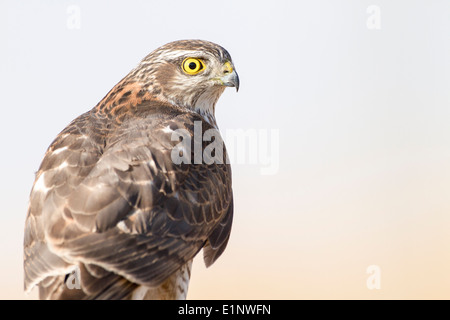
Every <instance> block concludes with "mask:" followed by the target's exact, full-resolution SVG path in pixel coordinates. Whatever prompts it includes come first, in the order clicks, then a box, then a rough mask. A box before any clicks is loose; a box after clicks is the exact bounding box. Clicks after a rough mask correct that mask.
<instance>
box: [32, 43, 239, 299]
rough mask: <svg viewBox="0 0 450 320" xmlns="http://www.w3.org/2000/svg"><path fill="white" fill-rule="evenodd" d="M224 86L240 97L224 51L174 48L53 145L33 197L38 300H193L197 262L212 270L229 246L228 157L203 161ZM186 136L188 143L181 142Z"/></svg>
mask: <svg viewBox="0 0 450 320" xmlns="http://www.w3.org/2000/svg"><path fill="white" fill-rule="evenodd" d="M226 87H235V88H236V90H238V88H239V77H238V75H237V73H236V70H235V67H234V64H233V62H232V59H231V57H230V54H229V53H228V52H227V51H226V50H225V49H224V48H222V47H221V46H219V45H217V44H214V43H211V42H207V41H202V40H181V41H174V42H171V43H168V44H166V45H164V46H162V47H160V48H158V49H156V50H154V51H153V52H151V53H150V54H149V55H148V56H146V57H145V58H144V59H143V60H142V61H141V62H140V63H139V65H138V66H137V67H136V68H134V69H133V70H132V71H131V72H130V73H129V74H128V75H127V76H125V77H124V78H123V79H122V80H121V81H120V82H119V83H118V84H117V85H116V86H114V87H113V88H112V89H111V90H110V91H109V93H108V94H107V95H106V96H105V97H104V98H103V99H102V100H101V101H100V102H99V103H98V104H97V105H96V106H95V107H94V108H93V109H91V110H90V111H88V112H86V113H84V114H82V115H80V116H79V117H78V118H76V119H75V120H73V121H72V122H71V123H70V124H69V125H68V126H67V127H66V128H65V129H64V130H63V131H62V132H61V133H60V134H59V135H58V136H57V137H56V139H55V140H54V141H53V142H52V143H51V145H50V147H49V148H48V150H47V151H46V154H45V156H44V159H43V161H42V163H41V165H40V167H39V170H38V171H37V173H36V177H35V182H34V185H33V188H32V190H31V194H30V202H29V209H28V213H27V218H26V223H25V237H24V271H25V275H24V282H25V290H26V291H30V290H31V289H32V288H33V287H35V286H38V287H39V297H40V298H41V299H185V298H186V295H187V290H188V284H189V278H190V272H191V265H192V260H193V258H194V256H195V255H196V254H197V253H198V252H199V251H200V250H201V249H203V258H204V262H205V264H206V266H210V265H211V264H212V263H214V262H215V261H216V259H217V258H218V257H219V256H220V255H221V254H222V252H223V251H224V249H225V247H226V245H227V242H228V239H229V236H230V230H231V225H232V219H233V194H232V187H231V168H230V165H229V164H228V161H226V157H227V155H226V150H225V148H224V147H223V150H218V148H216V149H217V150H215V151H214V152H213V153H215V155H213V156H212V157H214V159H215V161H213V162H211V161H198V159H199V158H198V152H200V156H202V152H203V153H205V154H206V152H204V151H206V149H207V147H208V139H204V138H203V139H202V135H203V134H205V133H206V132H207V131H208V130H213V129H215V130H217V123H216V120H215V115H214V112H215V106H216V102H217V100H218V99H219V97H220V95H221V94H222V93H223V91H224V89H225V88H226ZM198 124H200V126H198ZM197 128H201V130H200V132H195V131H199V130H198V129H197ZM178 131H182V132H184V136H182V137H180V136H178V139H174V133H175V132H178ZM186 138H192V141H191V145H194V144H196V143H197V147H196V146H195V145H194V147H193V148H190V149H191V150H190V151H189V148H184V149H183V148H180V149H179V150H178V149H176V152H175V154H178V155H182V156H184V158H183V159H184V160H186V159H190V162H189V163H187V161H182V162H179V163H177V161H174V156H173V155H174V154H173V150H174V148H175V147H176V146H179V145H180V144H181V141H183V140H184V139H186ZM189 140H190V139H187V140H186V141H189ZM219 140H220V135H217V136H215V137H214V141H219ZM210 141H212V140H211V139H210ZM198 143H199V144H198ZM198 145H199V146H200V150H199V147H198ZM184 146H186V145H184ZM188 146H189V145H188ZM183 152H191V155H192V156H191V157H186V156H187V154H184V155H183ZM195 152H197V153H195ZM217 158H219V159H221V160H223V161H216V160H217ZM194 160H195V161H194ZM209 160H211V159H209ZM74 273H76V276H77V278H76V279H77V280H78V281H79V282H78V286H75V287H74V286H73V285H72V286H70V285H69V283H68V281H69V280H71V277H70V275H72V274H74ZM72 280H73V279H72Z"/></svg>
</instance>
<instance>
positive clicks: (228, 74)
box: [220, 61, 239, 92]
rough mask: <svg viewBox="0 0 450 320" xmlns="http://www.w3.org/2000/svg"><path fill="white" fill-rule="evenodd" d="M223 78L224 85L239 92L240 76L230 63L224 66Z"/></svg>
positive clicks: (221, 79)
mask: <svg viewBox="0 0 450 320" xmlns="http://www.w3.org/2000/svg"><path fill="white" fill-rule="evenodd" d="M223 74H224V75H223V76H222V77H221V78H220V81H221V82H222V85H224V86H226V87H235V88H236V92H238V91H239V76H238V74H237V72H236V70H234V68H233V66H232V65H231V63H230V62H228V61H227V62H225V64H224V66H223Z"/></svg>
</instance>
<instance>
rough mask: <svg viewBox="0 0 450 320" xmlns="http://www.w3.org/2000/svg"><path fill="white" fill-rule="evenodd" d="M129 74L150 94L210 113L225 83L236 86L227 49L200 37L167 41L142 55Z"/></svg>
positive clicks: (233, 70) (233, 69) (235, 78)
mask: <svg viewBox="0 0 450 320" xmlns="http://www.w3.org/2000/svg"><path fill="white" fill-rule="evenodd" d="M132 74H133V77H137V78H138V79H139V81H140V82H143V83H146V84H147V87H148V90H149V91H150V93H151V94H152V95H153V96H156V97H158V98H159V99H162V100H165V101H167V102H169V103H171V104H174V105H177V106H181V107H186V108H190V109H193V110H195V111H197V112H199V113H208V114H210V115H214V108H215V104H216V102H217V100H218V99H219V97H220V95H221V94H222V93H223V91H224V89H225V88H226V87H235V88H236V91H237V90H239V76H238V74H237V72H236V69H235V67H234V64H233V61H232V59H231V56H230V54H229V53H228V51H226V50H225V49H224V48H222V47H221V46H219V45H217V44H215V43H212V42H208V41H202V40H180V41H174V42H171V43H168V44H166V45H164V46H162V47H160V48H158V49H156V50H155V51H153V52H152V53H150V54H149V55H148V56H147V57H145V58H144V59H143V60H142V61H141V63H140V64H139V66H138V67H137V68H136V69H135V70H134V71H132Z"/></svg>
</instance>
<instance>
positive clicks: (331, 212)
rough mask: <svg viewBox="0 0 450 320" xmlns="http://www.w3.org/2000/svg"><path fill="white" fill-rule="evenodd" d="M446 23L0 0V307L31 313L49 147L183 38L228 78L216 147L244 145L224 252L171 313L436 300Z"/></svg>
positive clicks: (439, 7)
mask: <svg viewBox="0 0 450 320" xmlns="http://www.w3.org/2000/svg"><path fill="white" fill-rule="evenodd" d="M449 15H450V2H449V1H447V0H441V1H439V0H428V1H426V0H420V1H419V0H417V1H406V0H397V1H386V0H385V1H381V0H376V1H372V0H370V1H365V0H348V1H335V0H322V1H280V0H279V1H227V2H220V3H219V2H212V1H189V2H185V1H164V2H156V1H155V2H151V1H75V0H72V1H51V0H47V1H31V0H29V1H12V0H11V1H1V2H0V41H1V42H0V43H1V50H0V75H1V76H0V91H1V97H2V99H1V105H2V107H1V108H2V109H1V110H2V113H1V115H2V116H1V117H2V120H3V121H2V125H1V126H0V130H1V131H0V133H1V134H0V139H1V142H2V151H1V152H2V156H1V160H0V161H1V162H0V163H1V167H2V169H3V174H2V179H1V180H0V188H1V190H0V191H1V192H0V197H1V203H2V208H3V209H2V212H1V213H0V253H1V254H0V270H1V272H0V299H28V298H36V297H37V294H36V291H34V292H33V293H32V294H31V295H25V294H24V293H23V291H22V288H23V269H22V250H23V248H22V241H23V227H24V220H25V215H26V209H27V205H28V195H29V192H30V190H31V187H32V184H33V181H34V172H35V171H36V170H37V169H38V167H39V164H40V161H41V160H42V157H43V155H44V153H45V150H46V148H47V147H48V145H49V144H50V143H51V141H52V140H53V139H54V137H55V136H56V135H57V134H58V133H59V132H60V131H61V130H62V129H63V128H64V127H65V126H66V125H67V124H68V123H69V122H70V121H71V120H72V119H74V118H75V117H76V116H78V115H79V114H81V113H83V112H85V111H87V110H89V109H91V108H92V107H94V106H95V104H96V103H97V102H98V101H99V100H100V99H101V98H102V97H103V96H105V94H106V93H107V92H108V91H109V90H110V89H111V88H112V87H113V86H114V85H115V84H116V83H117V82H118V81H119V80H120V79H121V78H122V77H123V76H125V75H126V74H127V73H128V72H129V71H130V70H131V69H132V68H133V67H134V66H136V65H137V64H138V62H139V61H140V60H141V59H142V58H143V57H144V56H146V55H147V54H148V53H149V52H151V51H152V50H154V49H156V48H157V47H158V46H160V45H163V44H165V43H167V42H170V41H173V40H178V39H192V38H197V39H204V40H209V41H213V42H215V43H218V44H220V45H222V46H223V47H225V48H226V49H227V50H228V51H229V52H230V54H231V56H232V58H233V61H234V64H235V66H236V70H237V72H238V73H239V76H240V80H241V87H240V90H239V93H237V94H236V92H235V91H234V90H231V89H229V90H227V91H226V92H225V93H224V95H223V96H222V98H221V99H220V101H219V103H218V105H217V108H216V110H217V111H216V118H217V122H218V124H219V127H220V129H221V131H222V132H224V133H229V135H226V136H228V137H229V138H230V137H233V135H232V134H233V133H236V132H238V133H239V132H240V133H239V134H241V135H242V134H254V135H255V136H256V140H253V144H252V145H249V144H247V146H246V149H245V150H247V151H248V152H249V154H246V155H245V156H244V157H243V159H244V160H243V161H235V163H233V189H234V195H235V219H234V224H233V230H232V234H231V239H230V242H229V245H228V248H227V250H226V251H225V253H224V254H223V256H222V257H221V258H220V259H219V260H218V261H217V262H216V263H215V264H214V265H213V266H212V267H211V268H209V269H206V268H205V267H204V265H203V263H202V260H201V259H200V257H199V258H198V259H196V261H195V263H194V268H193V271H192V278H191V285H190V292H189V295H188V298H189V299H317V298H325V299H330V298H331V299H347V298H352V299H399V298H400V299H402V298H405V299H411V298H414V299H421V298H424V299H428V298H437V299H449V298H450V273H449V272H448V270H450V233H449V229H450V214H449V213H450V197H449V191H450V165H449V163H450V125H449V123H450V19H449V18H450V17H449ZM272 133H274V134H273V135H272ZM239 134H238V135H239ZM224 135H225V134H224ZM230 139H231V138H230ZM230 139H229V140H230ZM225 140H227V139H225ZM229 142H230V143H231V144H232V141H229ZM255 145H256V147H255ZM250 150H256V151H254V152H257V154H253V156H254V158H253V160H251V156H250V153H251V152H253V151H250ZM230 151H231V152H234V153H235V155H236V156H237V157H238V156H239V154H241V153H240V152H241V151H242V150H241V151H240V150H238V149H237V147H236V149H234V150H230ZM241 155H242V154H241ZM264 155H266V156H264ZM255 159H256V160H255ZM241 160H242V159H241ZM268 167H271V168H272V169H273V170H269V171H270V173H271V174H269V175H267V174H263V171H264V170H263V169H264V168H268ZM266 173H267V172H266ZM370 266H375V269H376V270H378V271H379V273H378V274H369V273H367V270H368V268H369V267H370ZM369 269H370V268H369ZM371 270H373V269H371ZM373 276H376V277H377V279H376V280H377V281H378V282H377V281H375V282H373V281H372V280H374V278H370V277H373ZM368 280H369V281H368ZM368 283H369V284H368ZM374 283H375V284H377V285H375V288H374V285H373V284H374ZM371 284H372V285H371ZM378 285H379V286H378Z"/></svg>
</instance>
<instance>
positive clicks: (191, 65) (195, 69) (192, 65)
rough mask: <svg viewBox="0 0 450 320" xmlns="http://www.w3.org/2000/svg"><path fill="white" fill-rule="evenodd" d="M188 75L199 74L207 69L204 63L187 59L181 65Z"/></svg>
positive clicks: (194, 59)
mask: <svg viewBox="0 0 450 320" xmlns="http://www.w3.org/2000/svg"><path fill="white" fill-rule="evenodd" d="M181 66H182V68H183V71H184V72H186V73H187V74H197V73H199V72H200V71H202V70H203V69H204V68H205V65H204V64H203V61H202V60H200V59H196V58H186V59H184V61H183V64H182V65H181Z"/></svg>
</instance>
